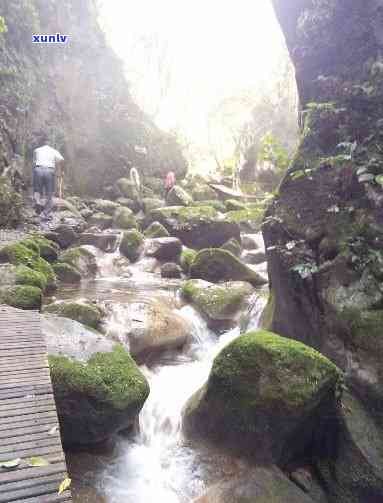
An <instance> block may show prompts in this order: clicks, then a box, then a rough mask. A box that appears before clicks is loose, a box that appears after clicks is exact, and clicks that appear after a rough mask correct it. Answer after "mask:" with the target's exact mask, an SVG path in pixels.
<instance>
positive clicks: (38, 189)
mask: <svg viewBox="0 0 383 503" xmlns="http://www.w3.org/2000/svg"><path fill="white" fill-rule="evenodd" d="M32 183H33V192H34V201H35V204H36V205H38V206H43V211H42V213H43V214H44V215H49V213H50V212H51V210H52V207H53V194H54V192H55V170H54V169H52V168H46V167H44V166H35V167H34V168H33V180H32ZM41 197H45V203H44V204H41V199H40V198H41Z"/></svg>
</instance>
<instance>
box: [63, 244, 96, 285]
mask: <svg viewBox="0 0 383 503" xmlns="http://www.w3.org/2000/svg"><path fill="white" fill-rule="evenodd" d="M59 261H60V262H63V263H65V264H69V265H71V266H72V267H74V268H75V269H77V270H78V271H79V272H80V274H81V275H82V276H83V277H84V278H88V277H92V276H94V275H95V274H96V273H97V271H98V266H97V260H96V256H95V255H94V253H92V252H91V251H90V250H89V249H88V247H86V246H78V247H76V248H70V249H69V250H66V251H64V252H63V253H62V254H61V255H60V259H59Z"/></svg>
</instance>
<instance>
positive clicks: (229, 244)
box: [221, 238, 241, 257]
mask: <svg viewBox="0 0 383 503" xmlns="http://www.w3.org/2000/svg"><path fill="white" fill-rule="evenodd" d="M221 248H222V250H227V251H229V252H230V253H232V254H233V255H235V256H236V257H239V256H240V255H241V244H240V242H239V241H238V240H237V239H234V238H232V239H229V241H226V243H225V244H223V245H222V246H221Z"/></svg>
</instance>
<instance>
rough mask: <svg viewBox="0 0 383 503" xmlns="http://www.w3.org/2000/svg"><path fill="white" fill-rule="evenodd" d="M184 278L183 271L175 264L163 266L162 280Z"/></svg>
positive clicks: (168, 263)
mask: <svg viewBox="0 0 383 503" xmlns="http://www.w3.org/2000/svg"><path fill="white" fill-rule="evenodd" d="M181 277H182V269H181V267H180V266H179V265H178V264H176V263H175V262H166V263H165V264H163V265H162V266H161V278H169V279H177V278H181Z"/></svg>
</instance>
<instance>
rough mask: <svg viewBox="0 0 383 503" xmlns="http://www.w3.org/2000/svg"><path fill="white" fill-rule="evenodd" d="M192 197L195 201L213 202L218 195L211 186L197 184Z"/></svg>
mask: <svg viewBox="0 0 383 503" xmlns="http://www.w3.org/2000/svg"><path fill="white" fill-rule="evenodd" d="M192 196H193V199H194V201H213V200H214V199H216V197H217V193H216V192H215V190H214V189H212V188H211V187H210V186H209V185H207V184H202V183H197V184H196V185H195V186H194V188H193V190H192Z"/></svg>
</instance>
